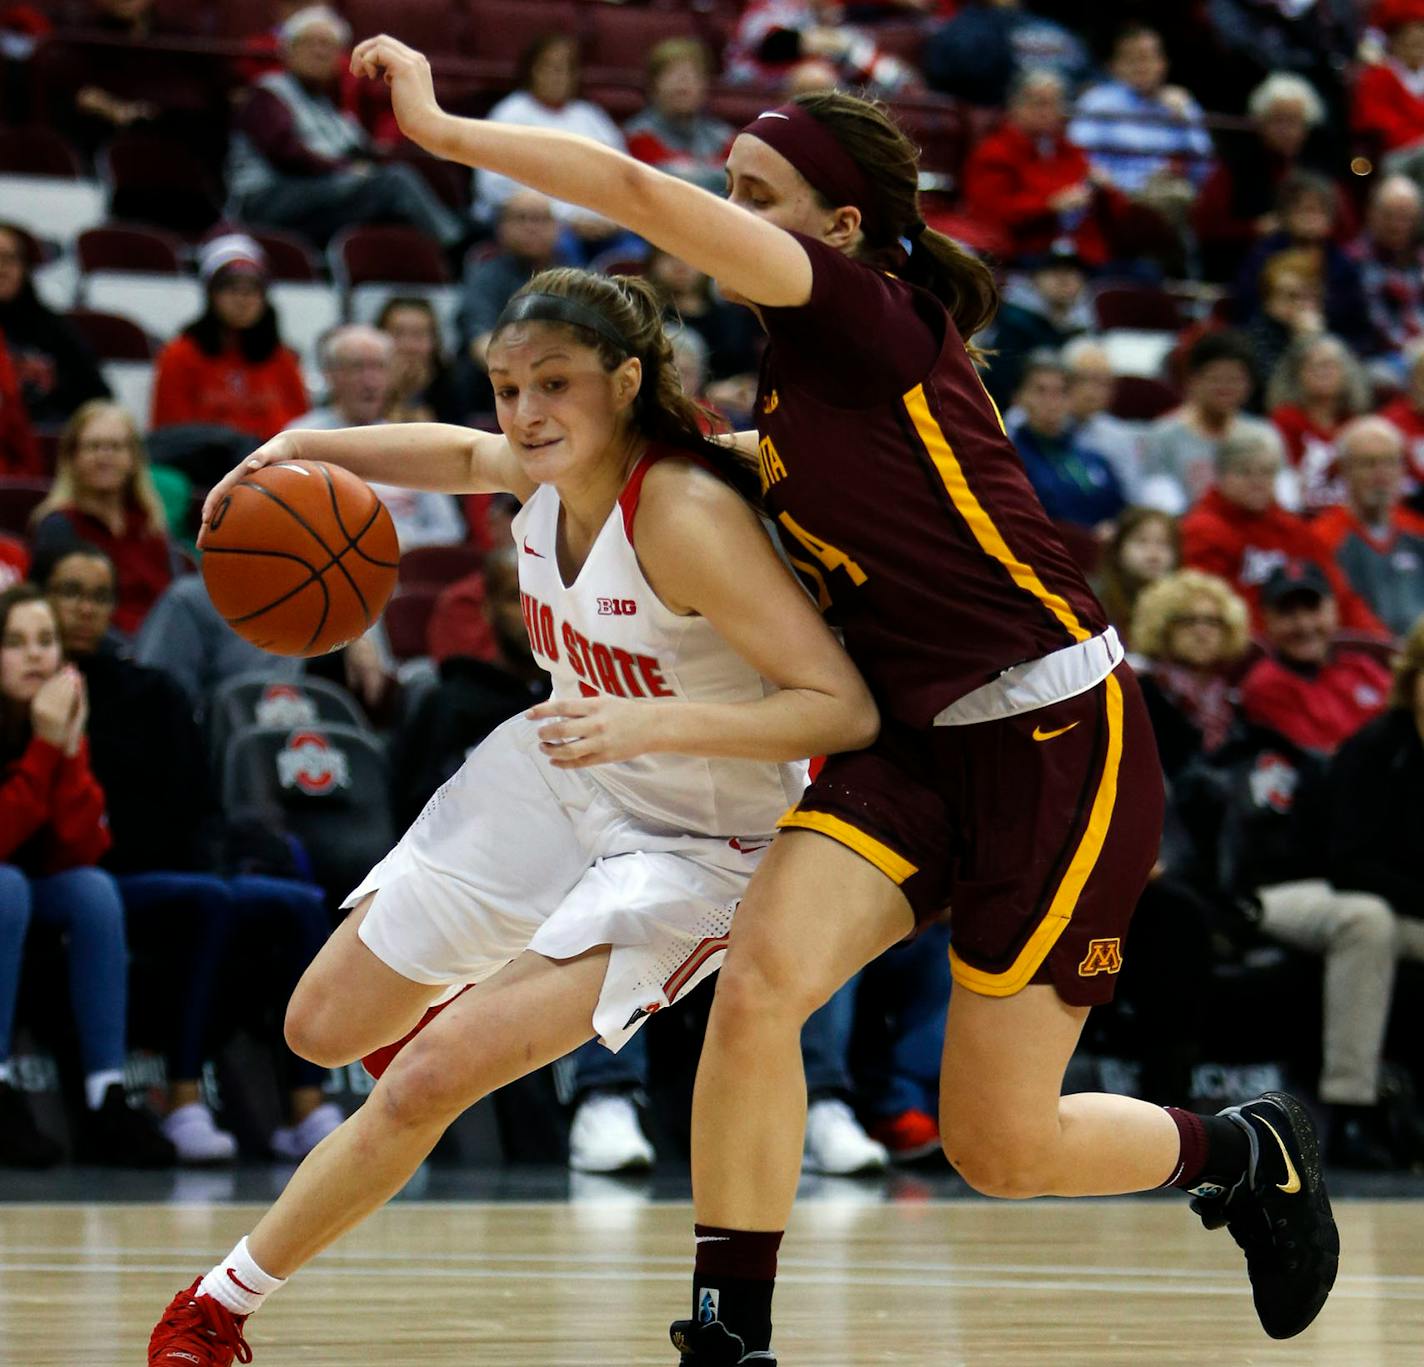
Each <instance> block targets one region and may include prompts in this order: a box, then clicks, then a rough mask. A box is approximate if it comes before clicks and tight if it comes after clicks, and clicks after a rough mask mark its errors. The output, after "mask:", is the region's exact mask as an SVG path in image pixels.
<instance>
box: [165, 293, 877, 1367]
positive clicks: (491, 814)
mask: <svg viewBox="0 0 1424 1367" xmlns="http://www.w3.org/2000/svg"><path fill="white" fill-rule="evenodd" d="M489 357H490V374H491V379H492V380H493V381H494V385H495V393H496V399H497V403H498V411H499V419H500V426H501V428H502V430H503V433H504V436H503V437H494V436H487V435H485V434H482V433H471V432H468V431H465V430H463V429H459V428H449V427H440V426H436V425H413V426H405V427H401V426H382V427H370V428H362V429H356V430H352V431H347V432H296V433H287V434H284V435H283V436H281V437H279V438H277V439H276V440H275V441H273V442H271V443H269V444H268V445H267V446H266V447H264V448H263V449H262V451H260V452H258V453H257V455H256V456H255V457H253V458H252V460H250V461H248V462H245V463H244V466H243V467H240V468H239V469H238V470H236V471H234V472H233V474H232V475H230V476H229V477H228V478H227V479H226V480H224V481H223V482H222V483H221V484H219V485H218V486H217V488H216V489H215V490H214V491H213V494H212V495H211V496H210V500H209V504H208V507H207V509H206V510H205V513H206V512H207V511H210V510H211V509H212V508H213V507H215V506H216V505H217V502H218V501H219V500H220V499H221V498H222V497H223V496H224V495H225V493H226V491H227V489H228V488H229V487H231V484H232V483H234V482H235V481H236V480H237V479H239V478H241V477H242V476H243V475H244V474H246V473H248V472H249V471H250V470H251V468H253V461H255V462H256V463H257V464H258V465H261V464H267V463H273V462H277V461H282V460H291V459H298V460H300V459H309V460H324V461H329V462H331V463H332V464H337V465H342V466H344V467H345V468H347V469H349V470H351V471H353V472H354V473H356V474H358V475H360V476H362V477H363V478H366V479H368V480H372V481H378V482H382V483H392V484H402V485H405V486H407V487H412V488H423V489H436V490H442V491H445V492H450V493H462V492H481V491H498V490H507V491H509V492H512V493H514V494H516V495H517V496H518V497H519V498H521V499H522V500H523V501H524V506H523V508H522V509H521V511H520V513H519V515H518V517H517V518H516V519H515V522H514V526H513V532H514V537H515V541H516V544H517V546H518V551H519V558H520V587H521V592H522V594H523V600H524V610H525V620H526V624H527V626H528V629H529V635H530V640H531V642H532V644H533V648H534V651H535V654H536V655H537V657H538V659H539V661H540V663H541V664H542V665H543V666H544V668H545V669H547V670H548V671H549V673H550V675H551V677H552V679H553V682H554V691H553V697H552V698H551V700H550V701H549V702H547V703H544V704H541V705H540V706H538V707H536V708H534V709H532V711H531V712H529V713H528V714H526V715H525V716H522V717H517V718H514V719H513V720H511V721H509V722H506V723H505V724H504V725H503V726H501V727H500V728H499V729H498V730H496V731H495V732H494V733H493V734H492V735H491V736H490V737H489V738H488V739H487V740H486V741H485V742H484V743H483V744H482V745H481V746H480V747H479V748H478V749H477V750H476V751H475V752H474V754H473V755H472V756H471V758H470V759H469V760H468V761H467V762H466V764H465V766H464V767H463V768H462V769H461V771H460V772H459V773H458V774H456V776H455V777H454V778H453V779H451V780H450V782H449V783H447V784H446V785H445V786H444V787H443V788H442V789H441V790H440V791H439V792H438V793H436V795H435V796H434V797H433V798H432V799H431V800H430V803H429V804H428V805H427V807H426V809H425V810H424V812H422V813H421V815H420V817H418V818H417V820H416V821H415V823H414V825H412V827H411V828H410V830H409V831H408V832H407V833H406V835H405V837H404V838H403V839H402V840H401V841H400V843H399V844H398V845H397V846H396V848H395V849H394V850H392V851H391V852H390V854H388V855H387V856H386V857H385V858H384V859H382V860H381V861H380V863H379V864H377V865H376V867H375V868H374V869H373V870H372V871H371V873H370V874H369V875H368V877H367V878H366V879H365V881H364V882H363V883H362V884H361V886H360V887H358V888H357V889H356V891H355V892H353V893H352V895H351V897H350V898H348V900H347V903H346V905H347V907H348V908H350V911H351V914H350V915H349V916H348V918H347V919H346V921H345V922H344V923H343V924H342V926H341V927H340V928H339V929H338V930H337V931H336V932H335V934H333V936H332V938H331V940H330V941H329V942H328V944H327V946H326V947H325V948H324V949H323V951H322V953H321V955H319V956H318V958H317V960H316V961H314V963H313V964H312V966H311V967H310V969H309V970H308V972H307V974H306V976H305V977H304V978H303V980H302V982H301V983H300V984H299V986H298V988H297V990H296V992H295V993H294V995H293V999H292V1003H291V1006H290V1008H289V1012H288V1020H287V1033H288V1039H289V1041H290V1042H291V1043H292V1045H293V1047H294V1048H296V1049H297V1050H298V1051H299V1052H301V1053H304V1054H305V1055H306V1056H307V1057H309V1058H312V1059H313V1060H315V1061H317V1062H321V1063H326V1064H329V1065H331V1066H338V1065H341V1064H345V1063H349V1062H350V1061H352V1060H353V1059H356V1058H360V1057H362V1056H363V1055H367V1054H371V1053H372V1052H373V1051H377V1050H380V1049H382V1046H386V1048H385V1049H384V1051H383V1052H384V1053H385V1054H386V1055H387V1059H386V1063H387V1066H386V1067H385V1070H384V1073H383V1076H382V1077H381V1079H380V1081H379V1082H378V1084H377V1086H376V1089H375V1091H374V1092H373V1093H372V1095H371V1097H370V1098H369V1099H368V1100H367V1102H366V1103H365V1104H364V1105H363V1106H362V1107H361V1109H360V1110H359V1111H357V1112H356V1114H355V1115H353V1116H352V1117H351V1118H350V1119H349V1120H347V1121H346V1122H345V1124H343V1125H342V1126H341V1127H340V1128H339V1129H337V1130H336V1131H335V1132H334V1133H333V1134H332V1135H331V1136H330V1137H329V1138H327V1139H326V1140H325V1141H323V1143H322V1144H320V1145H318V1147H317V1148H316V1149H315V1150H313V1152H312V1153H311V1154H310V1155H309V1156H308V1158H307V1159H306V1160H305V1161H304V1162H303V1163H302V1165H301V1167H299V1168H298V1170H297V1172H296V1173H295V1175H294V1176H293V1178H292V1181H291V1183H290V1184H289V1186H288V1187H287V1189H286V1191H285V1192H284V1193H283V1194H282V1196H281V1197H280V1198H279V1199H278V1201H277V1203H276V1204H275V1205H274V1206H273V1208H272V1209H271V1210H270V1211H268V1212H267V1214H266V1215H265V1216H263V1218H262V1219H261V1221H259V1223H258V1224H257V1226H256V1227H255V1228H254V1230H253V1231H252V1233H251V1234H250V1235H249V1236H248V1237H247V1238H245V1239H243V1240H242V1241H241V1242H240V1243H239V1244H238V1245H237V1247H236V1248H235V1249H234V1250H233V1252H232V1253H231V1254H230V1255H229V1256H228V1258H227V1259H225V1260H224V1261H223V1262H222V1263H220V1264H218V1265H217V1266H216V1267H215V1268H213V1269H212V1271H211V1272H209V1273H208V1275H207V1276H206V1277H202V1278H199V1279H198V1280H197V1281H195V1282H194V1283H193V1284H192V1285H191V1286H190V1287H188V1288H187V1289H186V1290H185V1291H183V1292H180V1293H179V1294H178V1295H177V1296H176V1297H175V1298H174V1300H173V1302H172V1303H171V1304H170V1306H169V1307H168V1310H167V1312H166V1314H165V1316H164V1318H163V1320H162V1321H161V1322H160V1324H159V1325H158V1326H157V1327H156V1328H155V1330H154V1332H153V1336H152V1339H151V1340H150V1345H149V1362H150V1364H159V1365H160V1367H178V1364H184V1365H185V1367H193V1365H194V1364H197V1367H209V1365H210V1364H217V1365H218V1367H228V1364H230V1363H231V1362H232V1361H233V1360H234V1357H236V1358H237V1359H238V1360H240V1361H244V1362H246V1361H250V1357H249V1356H245V1355H246V1354H248V1353H250V1349H248V1347H247V1345H246V1342H245V1340H244V1338H243V1324H244V1321H245V1319H246V1317H247V1316H248V1315H250V1314H251V1313H252V1312H254V1311H255V1310H257V1309H258V1308H260V1306H261V1305H262V1303H263V1301H264V1300H265V1298H266V1296H267V1295H269V1294H270V1293H271V1292H272V1291H274V1290H276V1289H277V1288H278V1287H279V1286H280V1285H282V1283H283V1281H284V1280H285V1279H286V1278H287V1277H289V1276H290V1275H291V1274H292V1273H293V1272H295V1271H296V1270H297V1268H299V1267H300V1266H301V1265H302V1264H304V1263H305V1262H307V1261H309V1260H310V1259H311V1258H312V1257H314V1256H315V1255H316V1254H317V1253H318V1252H320V1251H321V1250H322V1249H323V1248H325V1247H326V1246H327V1245H328V1244H330V1243H331V1242H332V1241H333V1240H334V1239H336V1238H337V1237H338V1236H339V1235H340V1234H342V1233H343V1232H345V1231H346V1230H347V1229H349V1228H351V1227H352V1226H353V1225H355V1224H357V1223H358V1222H359V1221H360V1220H362V1219H364V1218H365V1216H366V1215H368V1214H369V1213H371V1212H372V1211H374V1210H375V1209H377V1208H378V1207H379V1206H381V1205H382V1204H383V1203H384V1202H385V1201H386V1200H387V1199H389V1198H390V1197H391V1196H392V1195H394V1194H395V1192H397V1191H398V1190H399V1189H400V1188H401V1187H402V1186H403V1185H404V1184H405V1182H406V1181H407V1180H408V1179H409V1177H410V1175H411V1174H412V1173H413V1172H414V1171H415V1169H416V1168H417V1167H418V1166H419V1164H420V1163H421V1162H422V1161H423V1160H424V1159H425V1157H426V1156H427V1154H428V1153H429V1152H430V1150H431V1148H433V1147H434V1145H435V1143H436V1141H437V1140H438V1139H439V1137H440V1135H441V1134H442V1133H443V1132H444V1130H445V1128H446V1126H448V1124H449V1123H450V1122H451V1121H452V1120H453V1119H454V1118H455V1117H456V1116H457V1115H459V1114H460V1112H461V1111H463V1110H464V1109H465V1108H466V1107H468V1106H469V1105H470V1104H471V1103H472V1102H474V1101H476V1100H477V1099H478V1098H479V1097H481V1096H484V1095H486V1094H487V1093H488V1092H490V1091H492V1090H494V1089H495V1088H497V1087H499V1086H501V1085H503V1084H504V1083H505V1082H508V1081H511V1080H512V1079H514V1078H516V1077H519V1076H522V1075H524V1074H525V1073H528V1072H531V1071H533V1070H534V1069H536V1068H538V1067H540V1066H542V1065H543V1064H545V1063H547V1062H550V1061H552V1060H553V1059H556V1058H559V1057H562V1056H563V1055H564V1054H566V1053H568V1052H569V1051H570V1050H572V1049H574V1048H576V1047H577V1046H578V1045H580V1044H582V1043H583V1042H584V1041H585V1040H587V1039H588V1038H589V1037H590V1036H591V1035H593V1034H597V1035H598V1036H599V1037H601V1038H602V1040H603V1041H604V1043H605V1044H606V1045H608V1047H610V1048H612V1049H617V1048H619V1047H620V1046H621V1045H622V1043H624V1042H625V1041H626V1040H627V1039H628V1038H629V1037H630V1035H631V1034H632V1032H633V1031H634V1030H636V1029H637V1028H638V1026H639V1024H640V1023H641V1022H642V1021H643V1020H644V1019H646V1017H647V1016H648V1015H649V1014H651V1013H652V1012H654V1011H657V1010H660V1009H662V1008H664V1007H666V1006H668V1005H669V1004H671V1003H672V1002H674V1001H676V1000H677V999H678V998H679V997H680V996H681V995H682V994H683V993H685V992H686V991H687V990H688V988H690V987H691V986H693V985H694V984H695V983H696V982H698V981H699V980H700V979H701V978H702V977H704V976H705V975H706V974H708V973H710V972H711V971H712V970H713V968H715V967H716V965H717V963H718V962H719V960H720V957H721V953H722V950H723V948H724V947H725V943H726V935H727V932H728V930H729V928H730V925H731V918H732V914H733V912H734V910H735V908H736V904H737V901H738V899H739V897H740V896H741V892H742V890H743V888H745V886H746V884H747V882H748V880H749V879H750V877H751V874H752V872H753V870H754V869H755V867H756V864H757V862H758V860H759V858H760V853H761V851H762V849H764V848H765V847H766V845H767V844H769V842H770V840H771V835H772V832H773V830H774V829H775V825H776V821H777V819H778V818H779V817H780V816H781V815H782V814H783V813H784V812H785V811H786V810H787V809H788V808H789V807H790V806H792V805H794V803H795V802H796V800H797V799H798V797H799V795H800V791H801V788H802V786H803V784H804V764H803V759H804V757H805V756H807V755H811V754H818V753H826V752H831V751H836V750H842V749H853V748H858V747H860V746H862V745H865V744H867V743H869V741H870V740H871V739H872V738H873V737H874V735H875V732H876V729H877V725H878V720H877V717H876V713H875V707H874V704H873V702H872V701H871V698H870V695H869V693H868V691H867V689H866V687H865V684H864V682H863V681H862V680H861V678H860V676H859V675H858V674H857V673H856V672H855V670H854V668H853V667H852V666H851V664H850V662H849V660H848V658H847V657H846V656H845V654H844V652H843V651H842V650H841V649H840V647H839V645H838V644H837V643H836V641H835V640H834V638H833V637H832V635H831V634H830V632H829V630H828V629H827V628H826V626H825V625H824V623H823V622H822V620H821V618H820V616H819V614H818V613H817V612H816V610H815V608H814V606H813V605H812V604H811V603H810V601H809V600H808V599H807V598H806V597H805V595H804V594H803V593H802V591H801V589H800V587H799V586H798V585H797V584H796V582H795V581H794V580H793V578H792V577H791V575H790V573H789V572H788V571H787V570H786V568H785V566H784V565H783V564H782V563H781V561H780V560H779V559H778V557H777V555H776V552H775V551H774V550H773V548H772V545H771V542H770V540H769V539H768V537H767V536H766V534H765V532H764V529H763V528H762V526H761V524H760V522H759V521H758V519H757V517H756V514H755V513H754V512H753V511H752V509H751V508H750V507H749V506H748V504H747V503H746V502H745V501H744V500H743V499H742V498H741V497H740V496H739V495H738V493H737V492H736V491H735V490H734V488H733V487H732V484H733V483H739V484H741V485H742V487H744V488H745V487H746V481H747V478H748V472H747V470H746V469H745V468H744V467H741V466H740V465H738V464H737V463H736V459H737V458H736V457H735V456H733V455H732V454H731V453H730V452H728V451H725V450H723V449H721V448H719V447H716V446H714V445H711V444H710V443H707V442H706V441H705V440H703V438H702V437H701V435H700V433H699V430H698V427H697V422H696V412H695V410H694V409H693V407H692V405H691V404H690V403H689V402H688V401H687V400H686V398H685V397H684V396H683V395H682V393H681V390H680V387H679V385H678V381H677V378H676V376H677V372H676V368H675V365H674V363H673V359H672V353H671V347H670V346H669V344H668V342H667V340H666V337H665V336H664V334H663V330H662V320H661V307H660V302H659V300H658V299H657V298H656V296H655V295H654V294H653V292H652V290H651V289H650V288H649V287H648V286H646V285H644V284H643V283H642V282H640V281H634V280H618V281H615V280H610V279H609V278H607V277H600V276H593V275H589V274H587V273H585V272H580V271H552V272H545V273H544V274H543V275H541V276H538V277H536V278H535V280H533V281H532V282H531V283H530V285H529V286H526V288H525V290H523V291H521V293H520V295H518V296H516V297H515V299H514V300H513V301H512V302H511V304H510V306H509V308H508V309H506V311H505V315H504V317H503V318H502V319H501V322H500V324H499V326H498V327H497V328H496V331H495V333H494V338H493V341H492V342H491V345H490V350H489ZM689 455H690V456H691V457H692V458H691V459H688V456H689ZM704 465H711V466H713V467H718V466H720V467H721V473H722V474H723V475H724V476H725V478H719V477H718V474H717V473H713V472H712V471H709V470H707V469H704V468H702V466H704ZM753 478H754V477H753ZM754 489H755V485H754V484H753V485H752V490H751V491H754ZM471 982H473V983H475V984H477V986H476V987H475V988H474V989H473V990H472V991H469V992H463V993H462V992H461V989H462V988H463V987H464V986H465V985H466V984H468V983H471ZM442 1002H446V1003H448V1005H446V1006H445V1009H444V1010H443V1011H441V1012H440V1013H439V1014H438V1015H434V1016H433V1017H432V1015H431V1013H430V1010H429V1009H430V1008H431V1007H432V1006H433V1005H437V1006H438V1005H439V1004H440V1003H442ZM427 1022H428V1023H427ZM419 1023H425V1028H423V1029H420V1030H418V1032H415V1033H414V1034H413V1036H412V1037H411V1038H410V1039H409V1041H408V1042H403V1047H402V1048H400V1049H399V1052H396V1053H394V1057H393V1058H392V1057H390V1055H391V1053H392V1051H391V1049H390V1048H389V1046H390V1042H391V1041H393V1040H400V1039H401V1037H402V1036H405V1035H407V1034H408V1032H411V1031H412V1027H414V1026H417V1025H418V1024H419Z"/></svg>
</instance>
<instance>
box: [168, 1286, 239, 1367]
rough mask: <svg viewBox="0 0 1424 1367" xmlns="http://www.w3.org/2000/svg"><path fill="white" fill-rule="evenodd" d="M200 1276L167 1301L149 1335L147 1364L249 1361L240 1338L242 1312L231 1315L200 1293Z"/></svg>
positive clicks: (214, 1366) (222, 1366)
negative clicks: (160, 1317)
mask: <svg viewBox="0 0 1424 1367" xmlns="http://www.w3.org/2000/svg"><path fill="white" fill-rule="evenodd" d="M202 1281H203V1279H202V1278H201V1277H199V1278H198V1280H197V1281H195V1282H194V1283H193V1284H192V1286H190V1287H189V1288H188V1289H187V1290H186V1291H180V1292H179V1293H178V1294H177V1295H176V1296H174V1297H173V1299H172V1300H171V1301H170V1302H169V1304H168V1309H167V1310H165V1311H164V1312H163V1318H162V1319H161V1320H159V1322H158V1328H156V1329H155V1330H154V1331H153V1333H152V1334H151V1335H150V1336H149V1340H148V1367H232V1364H233V1363H234V1362H251V1361H252V1349H251V1348H249V1347H248V1346H247V1340H246V1339H245V1338H243V1337H242V1326H243V1324H244V1322H245V1321H246V1319H247V1316H246V1315H234V1314H233V1313H232V1311H231V1310H229V1309H228V1308H227V1306H225V1305H221V1304H219V1303H218V1302H217V1301H215V1300H214V1299H213V1298H212V1297H211V1296H200V1295H199V1294H198V1287H199V1286H201V1285H202Z"/></svg>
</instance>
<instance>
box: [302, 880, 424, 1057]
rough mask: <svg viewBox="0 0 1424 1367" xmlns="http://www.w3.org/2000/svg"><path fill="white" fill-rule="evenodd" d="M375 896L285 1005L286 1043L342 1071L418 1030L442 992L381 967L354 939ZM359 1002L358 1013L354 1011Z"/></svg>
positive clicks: (337, 934)
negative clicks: (367, 1055) (354, 1062)
mask: <svg viewBox="0 0 1424 1367" xmlns="http://www.w3.org/2000/svg"><path fill="white" fill-rule="evenodd" d="M375 896H376V894H375V893H374V892H373V893H371V894H370V895H369V896H367V897H364V898H362V899H361V901H360V902H358V903H357V904H356V905H355V906H354V907H353V908H352V909H351V912H350V914H349V915H348V916H347V917H346V919H345V920H344V921H342V923H341V924H340V925H339V926H337V928H336V929H335V930H334V931H333V932H332V933H331V937H330V938H329V939H328V940H327V942H326V943H325V944H324V945H323V946H322V947H321V952H320V953H319V954H318V955H317V956H316V958H314V959H313V960H312V961H311V963H309V964H308V965H307V969H306V972H305V973H303V974H302V977H301V981H300V982H298V983H297V986H296V988H295V989H294V991H293V992H292V999H291V1001H290V1002H288V1004H287V1023H286V1033H287V1044H288V1046H289V1047H290V1048H291V1050H292V1052H293V1053H295V1054H297V1055H299V1056H300V1057H302V1058H305V1059H310V1060H311V1062H313V1063H318V1064H321V1065H322V1066H323V1067H326V1068H340V1067H342V1066H343V1065H345V1064H347V1063H351V1062H353V1061H354V1060H356V1059H358V1058H362V1057H364V1056H365V1055H366V1054H369V1053H372V1052H374V1051H375V1050H377V1049H379V1048H381V1047H382V1046H383V1045H387V1044H389V1043H390V1042H391V1041H392V1040H397V1039H400V1038H401V1037H402V1036H403V1035H405V1034H406V1033H407V1032H409V1031H410V1030H412V1029H414V1028H415V1025H416V1023H417V1022H418V1021H419V1020H420V1018H421V1016H423V1015H424V1014H425V1010H426V1008H427V1007H428V1006H429V1005H430V1003H431V1002H432V1001H433V1000H434V999H435V998H436V997H438V996H439V995H440V993H441V989H440V988H438V987H431V986H430V985H429V984H428V983H416V982H412V981H411V980H410V979H409V978H406V977H402V976H401V974H399V973H397V972H396V971H395V969H393V968H391V967H389V966H388V965H386V964H384V963H382V962H381V960H380V959H378V958H377V957H376V956H375V955H374V954H372V953H371V951H370V950H369V949H367V948H366V946H365V945H364V944H362V943H361V939H360V937H359V936H358V935H357V934H356V929H357V927H358V926H359V925H360V924H361V921H362V919H363V918H364V917H365V915H366V912H367V911H368V910H369V908H370V906H371V903H372V901H373V900H374V899H375ZM353 1002H359V1003H360V1006H359V1008H358V1009H354V1010H353V1008H352V1003H353Z"/></svg>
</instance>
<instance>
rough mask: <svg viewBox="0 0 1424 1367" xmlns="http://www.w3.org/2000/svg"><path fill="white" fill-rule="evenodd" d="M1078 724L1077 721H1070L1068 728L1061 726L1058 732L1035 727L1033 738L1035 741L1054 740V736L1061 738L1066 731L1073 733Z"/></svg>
mask: <svg viewBox="0 0 1424 1367" xmlns="http://www.w3.org/2000/svg"><path fill="white" fill-rule="evenodd" d="M1077 724H1078V723H1077V722H1075V721H1070V722H1069V723H1068V725H1067V726H1060V727H1059V728H1058V729H1057V730H1056V731H1045V730H1044V729H1043V727H1041V726H1035V727H1034V728H1033V738H1034V740H1052V739H1053V738H1054V736H1061V735H1062V734H1063V733H1064V732H1065V731H1071V730H1072V729H1073V728H1074V727H1075V726H1077Z"/></svg>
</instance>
